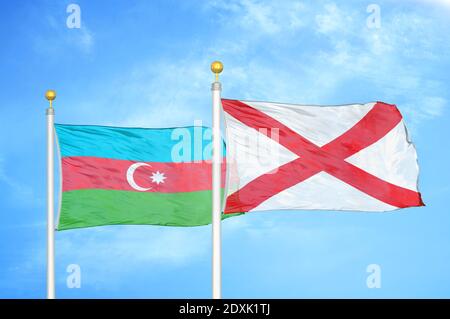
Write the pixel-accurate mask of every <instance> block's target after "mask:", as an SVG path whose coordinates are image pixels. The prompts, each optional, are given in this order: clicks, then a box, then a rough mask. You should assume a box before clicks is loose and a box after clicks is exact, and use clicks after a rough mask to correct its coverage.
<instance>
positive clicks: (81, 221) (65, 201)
mask: <svg viewBox="0 0 450 319" xmlns="http://www.w3.org/2000/svg"><path fill="white" fill-rule="evenodd" d="M211 196H212V194H211V191H209V190H208V191H199V192H188V193H151V192H145V193H141V192H131V191H118V190H102V189H83V190H75V191H69V192H63V194H62V203H61V204H62V205H61V212H60V217H59V224H58V230H67V229H74V228H82V227H93V226H101V225H161V226H200V225H207V224H210V223H211V209H212V208H211ZM236 215H240V214H227V215H224V216H223V217H222V219H226V218H228V217H232V216H236Z"/></svg>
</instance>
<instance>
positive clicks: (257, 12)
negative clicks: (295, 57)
mask: <svg viewBox="0 0 450 319" xmlns="http://www.w3.org/2000/svg"><path fill="white" fill-rule="evenodd" d="M206 8H207V9H209V10H219V12H220V15H221V16H222V17H223V15H226V18H225V19H227V20H228V19H229V18H230V15H232V20H233V22H232V25H238V26H240V27H241V28H243V29H245V30H246V31H247V32H250V33H251V34H252V35H254V36H256V37H258V36H260V35H269V36H270V35H278V34H279V33H283V32H292V31H296V30H298V29H300V28H301V27H302V26H303V25H304V22H303V21H302V19H301V17H302V13H303V11H304V8H305V6H304V4H303V3H302V2H300V1H257V0H234V1H220V0H216V1H212V2H211V1H209V2H208V3H207V4H206Z"/></svg>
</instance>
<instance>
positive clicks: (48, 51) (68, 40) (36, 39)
mask: <svg viewBox="0 0 450 319" xmlns="http://www.w3.org/2000/svg"><path fill="white" fill-rule="evenodd" d="M44 21H45V27H47V28H48V29H49V30H48V31H47V32H46V34H45V35H43V34H42V33H36V34H34V35H33V38H32V41H33V48H34V50H35V51H36V52H37V53H40V54H43V55H47V56H48V55H58V54H62V53H63V52H66V51H67V50H78V51H79V52H81V53H83V54H86V55H89V54H90V53H91V52H92V50H93V49H94V46H95V36H94V33H93V32H92V31H91V30H90V29H89V27H88V26H87V25H86V24H85V23H84V22H83V23H82V25H81V28H79V29H77V28H74V29H69V28H68V27H67V26H66V23H65V21H62V20H60V19H56V18H55V16H53V15H48V16H46V19H45V20H44Z"/></svg>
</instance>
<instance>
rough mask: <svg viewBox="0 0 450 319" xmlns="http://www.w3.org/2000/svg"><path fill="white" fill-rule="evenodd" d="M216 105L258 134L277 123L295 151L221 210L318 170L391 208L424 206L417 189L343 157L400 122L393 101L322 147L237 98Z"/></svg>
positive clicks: (235, 208)
mask: <svg viewBox="0 0 450 319" xmlns="http://www.w3.org/2000/svg"><path fill="white" fill-rule="evenodd" d="M222 105H223V108H224V110H225V112H227V113H228V114H230V115H231V116H233V117H234V118H236V119H237V120H239V121H241V122H242V123H244V124H245V125H247V126H249V127H252V128H253V129H255V130H258V131H259V132H260V133H266V132H267V134H266V135H267V136H268V137H269V138H271V137H272V136H271V135H269V134H268V132H270V131H271V129H274V128H278V129H279V136H278V139H279V140H278V141H277V142H278V143H279V144H281V145H283V146H284V147H286V148H287V149H289V150H290V151H291V152H293V153H295V154H297V155H299V156H301V158H298V159H296V160H293V161H291V162H289V163H286V164H284V165H282V166H280V167H278V168H277V170H276V171H275V172H274V173H271V174H264V175H261V176H258V177H257V178H255V179H254V180H252V181H251V182H250V183H248V184H246V185H245V186H244V187H242V188H241V189H239V190H238V191H236V192H234V193H233V194H231V195H230V196H228V198H227V202H226V207H225V213H234V212H246V211H249V210H252V209H254V208H256V207H257V206H258V205H260V204H261V203H262V202H264V201H265V200H267V199H269V198H270V197H272V196H274V195H276V194H278V193H280V192H282V191H283V190H285V189H287V188H289V187H292V186H294V185H296V184H298V183H300V182H303V181H304V180H306V179H308V178H310V177H311V176H313V175H315V174H317V173H319V172H321V171H325V172H327V173H328V174H330V175H332V176H334V177H336V178H338V179H340V180H341V181H343V182H345V183H347V184H349V185H351V186H353V187H355V188H356V189H358V190H360V191H362V192H364V193H366V194H368V195H369V196H372V197H374V198H376V199H378V200H380V201H382V202H385V203H387V204H389V205H392V206H395V207H399V208H404V207H410V206H423V205H424V204H423V202H422V199H421V195H420V193H418V192H415V191H412V190H409V189H406V188H403V187H400V186H397V185H394V184H391V183H389V182H386V181H384V180H382V179H380V178H378V177H376V176H374V175H372V174H370V173H368V172H366V171H364V170H362V169H360V168H358V167H356V166H354V165H352V164H350V163H348V162H346V161H345V159H346V158H348V157H350V156H351V155H353V154H356V153H357V152H359V151H361V150H362V149H364V148H366V147H368V146H370V145H372V144H373V143H375V142H377V141H378V140H380V139H381V138H383V137H384V136H385V135H386V134H387V133H389V132H390V131H391V130H392V129H393V128H394V127H395V126H396V125H397V124H398V123H399V122H400V121H401V119H402V116H401V114H400V112H399V111H398V109H397V108H396V107H395V105H389V104H385V103H382V102H378V103H376V104H375V105H374V107H373V108H372V109H371V110H370V111H369V112H368V113H367V114H366V115H365V116H364V117H363V118H362V119H361V120H360V121H359V122H358V123H356V124H355V125H354V126H353V127H352V128H350V129H349V130H348V131H347V132H345V133H344V134H342V135H341V136H339V137H337V138H336V139H334V140H333V141H331V142H329V143H328V144H326V145H324V146H322V147H319V146H317V145H315V144H314V143H312V142H310V141H309V140H308V139H306V138H304V137H303V136H301V135H299V134H298V133H297V132H294V131H293V130H291V129H290V128H289V127H287V126H285V125H284V124H282V123H281V122H279V121H277V120H276V119H274V118H272V117H270V116H269V115H267V114H265V113H263V112H261V111H259V110H257V109H255V108H253V107H251V106H250V105H248V104H245V103H243V102H241V101H237V100H226V99H223V100H222ZM260 129H265V130H260Z"/></svg>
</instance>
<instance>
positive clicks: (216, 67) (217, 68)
mask: <svg viewBox="0 0 450 319" xmlns="http://www.w3.org/2000/svg"><path fill="white" fill-rule="evenodd" d="M211 71H212V72H213V73H214V74H215V75H216V81H219V73H221V72H222V71H223V64H222V62H220V61H214V62H213V63H211Z"/></svg>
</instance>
